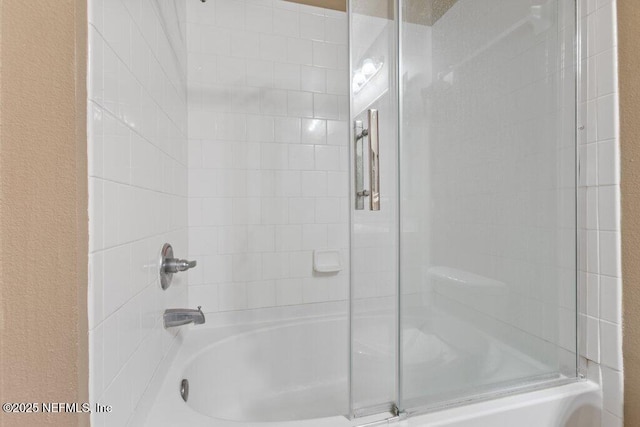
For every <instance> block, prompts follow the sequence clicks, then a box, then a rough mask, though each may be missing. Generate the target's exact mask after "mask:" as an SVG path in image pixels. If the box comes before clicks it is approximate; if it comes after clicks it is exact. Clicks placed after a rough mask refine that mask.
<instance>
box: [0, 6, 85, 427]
mask: <svg viewBox="0 0 640 427" xmlns="http://www.w3.org/2000/svg"><path fill="white" fill-rule="evenodd" d="M86 25H87V18H86V0H53V1H23V0H0V402H83V401H86V400H87V398H88V397H87V394H88V385H87V378H88V361H87V360H88V356H87V354H88V352H87V323H86V318H87V316H86V305H87V304H86V294H87V289H86V286H87V285H86V284H87V280H86V278H87V267H86V265H87V184H86V182H87V171H86V164H87V161H86V129H85V127H86V89H85V88H86V77H85V76H86V71H85V70H86ZM45 425H47V426H48V425H55V426H76V425H88V417H86V416H79V415H74V414H38V415H18V414H5V413H3V412H0V426H3V427H9V426H45Z"/></svg>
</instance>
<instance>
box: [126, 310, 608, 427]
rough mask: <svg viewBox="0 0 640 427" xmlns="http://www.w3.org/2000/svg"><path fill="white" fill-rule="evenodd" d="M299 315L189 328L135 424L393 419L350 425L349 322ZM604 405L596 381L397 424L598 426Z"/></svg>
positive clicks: (271, 426)
mask: <svg viewBox="0 0 640 427" xmlns="http://www.w3.org/2000/svg"><path fill="white" fill-rule="evenodd" d="M323 311H325V310H318V312H323ZM301 314H302V313H300V312H297V313H296V312H295V311H294V312H289V313H287V311H286V310H282V309H271V310H264V311H263V312H262V314H259V315H258V316H257V317H256V315H255V313H251V314H250V315H251V316H252V317H251V318H250V319H249V318H243V316H247V315H249V314H244V315H243V314H242V313H236V314H232V315H214V316H209V317H208V318H207V324H206V325H203V326H201V327H190V328H189V329H188V330H186V331H184V332H186V333H184V334H183V338H182V342H181V345H179V346H178V347H177V348H176V349H175V351H174V354H173V355H172V357H171V360H172V361H171V363H170V366H168V367H167V369H166V372H167V373H166V375H165V376H164V378H158V379H156V381H155V384H152V386H151V387H150V389H151V390H153V389H155V390H154V392H155V393H153V394H149V395H148V396H146V399H147V401H148V404H147V405H144V404H143V405H142V406H141V407H139V409H138V413H137V414H136V416H135V417H134V419H133V420H132V422H131V423H130V425H135V426H136V427H137V426H139V425H145V426H148V427H164V426H167V427H180V426H185V427H187V426H189V427H204V426H207V427H275V426H283V427H285V426H287V427H294V426H296V427H298V426H299V427H329V426H335V427H347V426H357V425H361V424H364V423H369V422H375V421H378V420H384V419H385V418H386V417H389V416H390V415H389V414H386V415H378V416H372V417H367V418H359V419H357V420H354V421H351V420H348V419H347V418H345V417H344V416H343V415H342V414H346V413H347V411H348V408H347V402H348V392H347V372H348V371H347V369H348V365H347V363H348V361H347V357H346V354H347V353H346V352H347V351H348V350H347V339H348V337H347V323H346V318H345V317H344V315H342V316H340V315H333V316H326V315H325V316H309V315H308V314H309V313H306V316H302V317H301V316H300V315H301ZM373 321H375V320H373ZM183 378H187V379H188V380H189V384H190V392H189V400H188V402H186V403H185V402H184V401H183V400H182V398H181V397H180V393H179V387H180V382H181V380H182V379H183ZM600 401H601V398H600V390H599V388H598V386H597V385H595V384H593V383H590V382H586V381H582V382H576V383H572V384H569V385H565V386H560V387H554V388H550V389H545V390H540V391H535V392H530V393H526V394H519V395H514V396H509V397H504V398H500V399H494V400H490V401H485V402H480V403H474V404H470V405H466V406H461V407H456V408H452V409H446V410H441V411H437V412H431V413H429V414H425V415H419V416H414V417H411V418H409V419H408V420H404V421H401V422H394V423H391V424H389V425H398V426H407V427H409V426H411V427H413V426H416V427H417V426H443V427H444V426H447V427H481V426H482V427H484V426H486V427H501V426H504V427H507V426H508V427H510V426H516V425H517V426H519V427H544V426H553V427H556V426H558V427H560V426H562V427H565V426H566V427H573V426H575V427H592V426H593V427H596V426H599V425H600V424H599V420H600ZM381 425H387V423H386V422H384V421H383V423H382V424H381Z"/></svg>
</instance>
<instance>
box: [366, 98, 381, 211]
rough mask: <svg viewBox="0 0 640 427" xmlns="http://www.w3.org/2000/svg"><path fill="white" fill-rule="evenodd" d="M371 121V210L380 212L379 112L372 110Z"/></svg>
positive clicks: (370, 112) (369, 114)
mask: <svg viewBox="0 0 640 427" xmlns="http://www.w3.org/2000/svg"><path fill="white" fill-rule="evenodd" d="M367 116H368V119H369V129H368V132H367V133H368V136H369V188H370V195H369V208H370V209H371V210H372V211H379V210H380V141H379V139H378V136H379V132H378V110H375V109H370V110H369V113H368V114H367Z"/></svg>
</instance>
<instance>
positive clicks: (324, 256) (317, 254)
mask: <svg viewBox="0 0 640 427" xmlns="http://www.w3.org/2000/svg"><path fill="white" fill-rule="evenodd" d="M313 269H314V270H315V271H317V272H318V273H337V272H338V271H340V270H342V262H341V261H340V251H338V250H334V249H324V250H315V251H313Z"/></svg>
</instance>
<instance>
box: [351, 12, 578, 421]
mask: <svg viewBox="0 0 640 427" xmlns="http://www.w3.org/2000/svg"><path fill="white" fill-rule="evenodd" d="M349 11H350V60H351V119H352V126H353V132H352V133H353V135H352V137H351V167H352V170H351V173H350V175H351V199H352V200H351V285H350V286H351V292H350V369H349V375H350V378H349V386H350V410H349V415H350V416H351V417H361V416H365V415H369V414H374V413H380V412H386V411H391V412H393V413H403V412H406V413H409V414H411V413H418V412H424V411H427V410H433V409H435V408H440V407H447V406H451V405H455V404H460V403H462V402H469V401H474V400H480V399H486V398H490V397H494V396H498V395H504V394H509V393H514V392H518V391H523V390H530V389H534V388H540V387H546V386H550V385H555V384H558V383H563V382H568V381H571V380H573V379H575V378H577V376H578V373H577V354H576V353H577V333H576V330H577V325H576V280H577V279H576V269H577V266H576V259H577V256H576V253H577V243H576V227H577V224H576V175H577V166H576V165H577V156H576V81H577V78H576V75H577V69H576V59H575V58H576V48H577V38H576V5H575V2H574V1H573V0H535V1H534V0H483V1H477V0H458V1H456V0H430V1H420V0H399V1H393V0H379V1H367V0H351V1H350V2H349Z"/></svg>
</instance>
